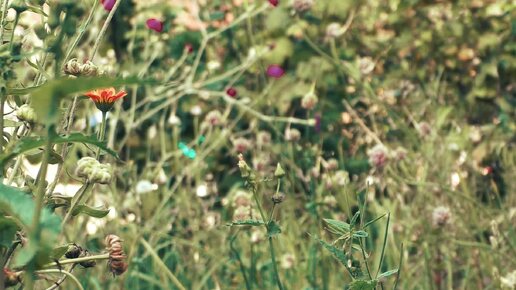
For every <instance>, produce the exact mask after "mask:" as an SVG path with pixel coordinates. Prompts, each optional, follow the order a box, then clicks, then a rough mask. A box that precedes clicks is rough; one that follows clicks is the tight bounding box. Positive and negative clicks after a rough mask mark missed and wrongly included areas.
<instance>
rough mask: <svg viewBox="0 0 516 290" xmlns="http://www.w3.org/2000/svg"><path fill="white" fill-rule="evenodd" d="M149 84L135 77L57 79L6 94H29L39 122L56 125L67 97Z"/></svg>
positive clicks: (10, 90) (12, 90) (13, 89)
mask: <svg viewBox="0 0 516 290" xmlns="http://www.w3.org/2000/svg"><path fill="white" fill-rule="evenodd" d="M150 83H152V82H151V81H144V80H140V79H138V78H136V77H130V78H126V79H123V78H109V77H80V78H74V79H71V78H59V79H55V80H52V81H49V82H47V83H45V84H44V85H42V86H39V87H32V88H25V89H16V88H9V89H8V93H9V94H13V95H22V94H31V96H32V102H31V106H32V107H33V108H34V110H35V111H36V114H37V115H38V118H39V120H44V122H45V124H47V125H49V124H54V123H56V121H57V119H58V115H59V114H58V110H59V102H60V101H61V100H62V99H63V98H65V97H67V96H70V95H73V94H78V93H83V92H86V91H90V90H94V89H100V88H106V87H119V86H123V85H132V84H150Z"/></svg>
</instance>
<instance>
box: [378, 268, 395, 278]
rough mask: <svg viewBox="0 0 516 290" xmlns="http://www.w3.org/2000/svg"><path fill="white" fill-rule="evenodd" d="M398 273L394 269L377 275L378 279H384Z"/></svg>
mask: <svg viewBox="0 0 516 290" xmlns="http://www.w3.org/2000/svg"><path fill="white" fill-rule="evenodd" d="M396 273H398V269H394V270H389V271H387V272H383V273H382V274H380V275H378V279H380V278H384V277H389V276H391V275H393V274H396Z"/></svg>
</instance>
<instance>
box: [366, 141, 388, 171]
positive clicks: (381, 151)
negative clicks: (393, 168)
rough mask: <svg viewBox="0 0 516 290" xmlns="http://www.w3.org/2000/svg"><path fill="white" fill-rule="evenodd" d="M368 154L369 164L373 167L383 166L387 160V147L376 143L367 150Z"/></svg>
mask: <svg viewBox="0 0 516 290" xmlns="http://www.w3.org/2000/svg"><path fill="white" fill-rule="evenodd" d="M367 155H368V156H369V164H371V166H373V167H374V168H383V167H384V166H385V164H386V163H387V161H388V160H389V153H388V151H387V148H386V147H385V146H383V145H382V144H378V145H376V146H374V147H373V148H371V149H370V150H368V151H367Z"/></svg>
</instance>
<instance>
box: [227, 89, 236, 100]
mask: <svg viewBox="0 0 516 290" xmlns="http://www.w3.org/2000/svg"><path fill="white" fill-rule="evenodd" d="M226 94H228V96H230V97H232V98H234V97H236V95H237V90H235V88H229V89H227V90H226Z"/></svg>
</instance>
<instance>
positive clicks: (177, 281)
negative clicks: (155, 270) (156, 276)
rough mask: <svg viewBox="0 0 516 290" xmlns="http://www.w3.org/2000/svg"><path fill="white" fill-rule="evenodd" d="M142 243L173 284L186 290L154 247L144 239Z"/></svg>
mask: <svg viewBox="0 0 516 290" xmlns="http://www.w3.org/2000/svg"><path fill="white" fill-rule="evenodd" d="M140 241H141V243H142V245H143V246H144V247H145V249H147V251H148V252H149V254H150V255H151V256H152V258H153V259H154V261H155V262H156V263H157V264H158V266H159V267H160V268H161V269H162V270H163V271H164V272H165V273H166V274H167V276H168V277H169V278H170V280H171V281H172V283H174V285H176V287H177V288H179V289H181V290H186V288H185V287H184V286H183V284H181V282H180V281H179V279H177V277H176V276H175V275H174V273H172V271H170V269H169V268H168V267H167V265H165V263H164V262H163V260H161V258H160V257H159V256H158V254H157V253H156V252H155V251H154V249H153V248H152V246H151V245H149V243H147V241H146V240H144V239H143V238H141V239H140Z"/></svg>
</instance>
